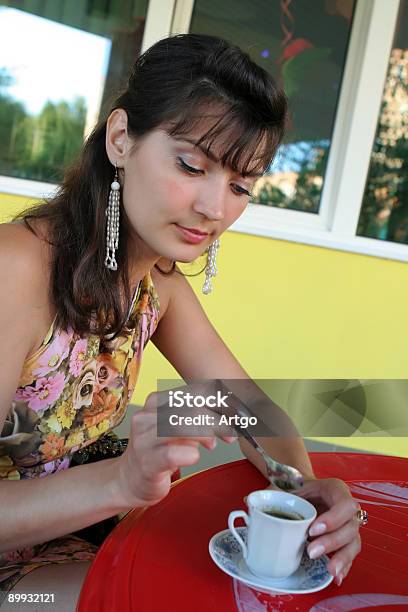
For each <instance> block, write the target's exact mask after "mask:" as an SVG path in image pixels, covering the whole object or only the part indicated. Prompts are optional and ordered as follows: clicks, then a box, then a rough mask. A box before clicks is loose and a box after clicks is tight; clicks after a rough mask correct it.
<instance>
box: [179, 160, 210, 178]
mask: <svg viewBox="0 0 408 612" xmlns="http://www.w3.org/2000/svg"><path fill="white" fill-rule="evenodd" d="M177 162H178V165H179V166H180V167H181V168H182V169H183V170H184V171H185V172H189V173H190V174H202V172H204V171H203V170H201V169H200V168H194V167H193V166H189V165H188V164H186V162H185V161H184V160H183V159H182V158H181V157H178V158H177Z"/></svg>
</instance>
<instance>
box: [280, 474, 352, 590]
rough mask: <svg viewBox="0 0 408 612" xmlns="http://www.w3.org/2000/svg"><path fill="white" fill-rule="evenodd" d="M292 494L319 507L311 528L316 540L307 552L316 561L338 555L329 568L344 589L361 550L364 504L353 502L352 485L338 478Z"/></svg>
mask: <svg viewBox="0 0 408 612" xmlns="http://www.w3.org/2000/svg"><path fill="white" fill-rule="evenodd" d="M291 493H294V494H295V495H298V496H299V497H303V498H304V499H307V500H308V501H310V503H312V504H313V505H314V506H315V508H316V510H317V517H316V519H315V521H314V522H313V523H312V524H311V525H310V527H309V536H312V537H313V536H315V537H314V539H313V541H312V542H311V543H310V544H309V545H308V547H307V552H308V554H309V557H311V558H312V559H317V558H318V557H320V556H321V555H323V554H327V553H334V554H333V555H332V556H331V558H330V562H329V563H328V565H327V569H328V571H329V572H330V573H331V574H332V575H333V576H334V577H335V580H336V584H337V585H338V586H340V584H341V583H342V581H343V580H344V578H345V577H346V576H347V574H348V572H349V571H350V568H351V565H352V563H353V561H354V558H355V557H356V556H357V555H358V553H359V552H360V550H361V538H360V532H359V530H360V522H359V520H358V518H357V511H358V510H359V509H360V504H359V503H358V502H356V501H355V500H354V499H353V497H352V495H351V493H350V490H349V488H348V486H347V485H346V484H345V483H344V482H343V481H342V480H339V479H338V478H321V479H316V480H305V482H304V485H303V487H302V488H301V489H298V490H296V491H291Z"/></svg>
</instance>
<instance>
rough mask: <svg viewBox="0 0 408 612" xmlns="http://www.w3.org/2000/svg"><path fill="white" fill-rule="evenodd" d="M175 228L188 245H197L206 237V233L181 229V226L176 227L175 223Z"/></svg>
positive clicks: (185, 228)
mask: <svg viewBox="0 0 408 612" xmlns="http://www.w3.org/2000/svg"><path fill="white" fill-rule="evenodd" d="M175 226H176V227H177V229H178V230H179V232H180V233H181V235H182V236H183V238H184V239H185V240H186V241H187V242H189V243H190V244H199V243H200V242H203V241H204V240H205V239H206V238H207V237H208V234H207V233H204V232H200V230H196V229H192V228H187V227H182V226H181V225H178V224H177V223H175Z"/></svg>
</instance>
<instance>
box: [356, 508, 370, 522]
mask: <svg viewBox="0 0 408 612" xmlns="http://www.w3.org/2000/svg"><path fill="white" fill-rule="evenodd" d="M356 516H357V519H358V521H359V523H360V526H361V525H367V523H368V512H367V510H362V508H360V510H357V513H356Z"/></svg>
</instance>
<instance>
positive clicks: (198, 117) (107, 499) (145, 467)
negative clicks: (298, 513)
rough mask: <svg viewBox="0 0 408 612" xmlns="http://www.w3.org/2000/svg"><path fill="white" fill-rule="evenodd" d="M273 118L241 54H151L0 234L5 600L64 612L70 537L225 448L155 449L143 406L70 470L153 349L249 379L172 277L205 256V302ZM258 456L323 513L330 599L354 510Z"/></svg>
mask: <svg viewBox="0 0 408 612" xmlns="http://www.w3.org/2000/svg"><path fill="white" fill-rule="evenodd" d="M286 117H287V103H286V98H285V95H284V93H283V92H282V91H281V90H280V89H279V88H278V87H277V86H276V84H275V83H274V81H273V80H272V78H271V77H270V76H269V75H268V74H267V73H266V72H265V71H264V70H262V69H261V68H260V67H259V66H257V65H256V64H254V63H253V62H252V61H251V60H250V58H249V57H248V56H247V55H246V54H244V53H243V52H242V51H241V50H240V49H238V48H236V47H234V46H231V45H230V44H228V43H227V42H225V41H223V40H221V39H218V38H214V37H210V36H200V35H182V36H175V37H171V38H169V39H166V40H162V41H161V42H159V43H157V44H155V45H154V46H153V47H151V48H150V49H149V50H148V51H147V52H146V53H145V54H143V55H142V56H141V57H140V58H139V59H138V60H137V61H136V63H135V65H134V67H133V70H132V73H131V75H130V78H129V83H128V87H127V89H126V91H125V92H124V93H122V94H121V95H120V97H119V98H118V99H117V101H116V102H115V104H114V105H113V107H112V111H111V112H110V113H109V116H108V118H107V120H104V121H102V122H101V123H100V124H99V125H98V126H97V127H96V128H95V130H94V131H93V133H92V134H91V135H90V137H89V138H88V140H87V142H86V144H85V146H84V150H83V151H82V153H81V155H80V157H79V158H78V161H77V163H76V164H75V165H74V166H73V167H71V168H70V169H69V170H68V171H67V172H66V174H65V177H64V180H63V183H62V185H61V188H60V190H59V192H58V193H57V195H56V196H55V197H54V198H53V199H52V200H51V201H50V202H48V203H45V204H41V205H40V206H38V207H37V208H35V209H34V210H32V211H30V213H25V215H23V221H25V223H21V222H20V221H21V219H20V220H19V222H18V223H13V224H6V225H3V226H1V227H0V232H1V236H0V245H1V247H0V248H1V251H0V262H1V264H0V270H1V283H2V287H3V299H2V302H1V304H0V321H1V326H0V328H1V334H2V348H3V351H4V350H6V354H7V356H8V358H7V360H5V361H4V363H3V366H2V371H1V385H0V400H1V401H0V406H1V412H0V418H1V421H0V429H1V428H3V432H2V437H1V438H0V459H1V462H2V463H1V466H2V476H3V478H2V480H1V481H0V498H1V500H2V521H1V523H0V542H1V548H0V553H1V555H2V556H1V557H0V558H1V559H2V561H1V563H2V566H1V568H0V572H1V573H0V580H1V582H0V590H3V591H8V592H10V593H13V592H17V591H18V592H27V591H28V590H31V591H32V592H37V593H55V597H56V600H58V609H59V610H64V609H71V608H72V605H73V604H72V601H73V598H76V597H77V595H78V592H79V590H80V585H81V582H82V580H83V578H84V575H85V573H86V570H87V568H88V566H89V564H90V562H91V560H92V558H93V557H94V555H95V550H96V547H95V546H93V545H92V544H90V543H87V542H86V541H84V540H82V539H80V538H78V537H77V536H72V535H69V534H72V533H74V532H76V531H78V530H81V529H83V528H85V527H87V526H89V525H91V524H93V523H96V522H98V521H102V520H104V519H106V518H107V517H112V516H115V515H117V514H118V513H121V512H125V511H127V510H129V509H131V508H133V507H137V506H149V505H152V504H155V503H157V502H158V501H160V500H161V499H162V498H163V497H165V496H166V495H167V493H168V491H169V486H170V480H171V475H172V473H173V472H174V471H175V470H177V469H178V468H179V467H180V466H188V465H192V464H194V463H196V462H197V461H198V459H199V449H198V447H199V445H200V444H202V445H203V446H205V447H206V448H208V449H211V448H213V447H214V445H215V441H216V438H217V437H219V438H222V439H223V440H224V441H227V442H229V441H231V440H233V439H234V438H232V437H230V436H228V435H227V436H226V435H225V431H224V432H222V431H218V430H217V429H215V428H214V429H213V430H212V431H211V435H209V436H207V437H205V438H202V437H196V438H194V437H191V436H190V437H183V435H182V432H180V437H179V438H175V437H172V438H165V439H163V438H160V439H158V438H157V437H156V435H155V424H156V412H155V408H154V404H155V402H154V399H155V398H154V394H153V396H151V397H150V398H149V399H148V401H147V405H146V409H145V410H144V411H142V412H141V413H139V414H136V415H135V416H133V418H132V425H131V431H130V435H129V444H128V446H127V448H126V450H125V452H124V453H123V454H122V455H120V456H119V457H115V458H110V459H105V460H102V461H98V462H94V463H91V464H86V465H78V466H76V467H71V469H69V470H68V469H65V468H67V467H69V465H70V461H71V458H72V455H73V454H74V453H76V452H78V451H80V450H81V449H82V448H84V447H85V446H87V445H89V444H91V443H95V441H96V440H98V438H100V437H101V436H102V435H103V434H104V433H106V432H107V431H109V430H110V429H112V428H113V427H115V426H116V425H117V424H118V423H119V422H120V421H121V420H122V418H123V416H124V414H125V410H126V404H127V402H128V401H129V399H130V397H131V394H132V391H133V388H134V385H135V382H136V378H137V374H138V369H139V366H140V361H141V357H142V352H143V348H144V345H145V344H146V342H147V340H148V339H149V338H150V337H152V339H153V342H154V343H155V344H156V346H157V347H158V348H159V349H160V351H161V352H162V353H163V354H164V355H165V356H166V357H167V358H168V359H169V361H170V362H171V363H172V364H173V365H174V367H175V368H176V369H177V370H178V371H179V372H180V374H181V375H182V377H183V378H185V379H211V378H220V377H222V378H227V379H248V375H247V374H246V373H245V371H244V370H243V369H242V368H241V366H240V365H239V364H238V362H237V361H236V359H235V358H234V357H233V355H232V354H231V353H230V351H229V350H228V349H227V347H226V346H225V345H224V344H223V342H222V341H221V339H220V338H219V337H218V335H217V334H216V332H215V330H214V329H213V327H212V326H211V324H210V323H209V321H208V320H207V318H206V316H205V314H204V312H203V310H202V309H201V307H200V305H199V302H198V300H197V299H196V297H195V295H194V293H193V291H192V290H191V288H190V286H189V284H188V283H187V281H186V280H185V278H184V277H183V275H182V274H180V273H178V270H174V268H175V263H174V262H191V261H193V260H195V259H196V258H198V257H199V256H200V255H202V254H203V253H205V252H206V251H207V252H208V264H207V267H206V277H207V278H206V286H205V290H206V291H208V290H209V288H210V281H211V276H212V275H213V274H214V263H215V262H214V259H215V254H216V249H217V244H218V243H217V240H218V238H219V236H220V235H221V234H222V233H223V232H224V231H225V230H226V229H227V228H228V227H229V226H230V225H231V224H232V223H233V222H234V221H235V220H236V219H238V217H239V216H240V215H241V214H242V213H243V211H244V210H245V207H246V206H247V204H248V201H249V199H250V195H251V188H252V185H253V183H254V181H255V179H256V177H257V176H259V175H261V174H262V173H263V172H264V171H265V169H266V168H267V167H268V166H269V164H270V162H271V160H272V159H273V157H274V155H275V153H276V151H277V148H278V146H279V144H280V142H281V140H282V136H283V132H284V127H285V122H286ZM197 347H200V350H199V351H198V350H197ZM208 355H211V359H208ZM10 406H11V408H10ZM227 433H228V432H227ZM240 445H241V448H242V450H243V452H244V453H245V454H246V455H247V456H248V458H249V459H250V460H251V461H252V462H253V463H254V464H255V465H256V466H257V467H258V468H259V469H260V470H261V471H263V470H264V467H263V465H262V461H260V460H259V458H258V457H257V456H256V454H255V453H254V451H253V450H252V449H251V448H249V446H248V444H247V443H246V442H245V440H240ZM264 445H265V446H267V449H268V450H269V452H270V453H271V454H273V455H274V456H275V457H276V458H277V459H279V460H282V461H284V462H286V463H289V464H291V465H294V466H296V467H297V468H298V469H300V470H301V471H302V473H303V475H304V478H305V481H306V483H305V486H304V488H303V489H302V491H301V492H300V493H299V494H300V495H304V496H306V497H308V498H309V499H312V500H314V502H315V503H316V504H317V505H318V507H319V512H320V515H319V517H318V519H316V521H315V523H314V525H313V526H312V529H311V532H310V533H311V535H312V536H318V537H316V538H315V540H314V541H313V542H312V543H311V544H310V545H309V554H310V555H311V556H313V557H317V556H320V555H321V554H323V552H333V553H334V554H333V556H332V558H331V561H330V563H329V571H330V572H331V573H333V574H334V575H335V576H336V580H337V583H338V584H340V583H341V580H342V579H343V578H344V576H345V575H346V574H347V572H348V571H349V569H350V566H351V563H352V561H353V558H354V557H355V556H356V554H357V553H358V552H359V550H360V538H359V535H358V527H359V521H358V519H357V516H356V511H357V510H358V505H356V503H355V502H354V501H353V500H352V498H351V496H350V493H349V491H348V488H347V487H346V485H345V484H344V483H342V482H341V481H339V480H336V479H323V480H318V479H316V478H315V477H314V474H313V471H312V467H311V464H310V461H309V459H308V455H307V452H306V450H305V448H304V445H303V443H302V441H301V439H300V438H293V437H292V438H289V439H286V442H285V441H283V440H282V439H281V440H278V439H277V438H275V439H273V438H272V439H269V440H268V441H266V440H265V441H264ZM67 534H68V535H67ZM43 543H45V544H43ZM10 551H12V552H10ZM74 561H75V563H73V562H74ZM62 576H63V577H64V579H63V584H64V585H65V587H66V591H67V593H63V592H62V591H63V589H62V587H61V577H62ZM18 581H19V582H18ZM17 582H18V586H17ZM64 597H65V599H64ZM4 605H5V606H7V605H10V609H13V610H15V609H16V607H15V604H7V602H6V603H5V604H4ZM11 606H13V607H11ZM6 610H7V608H6Z"/></svg>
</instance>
